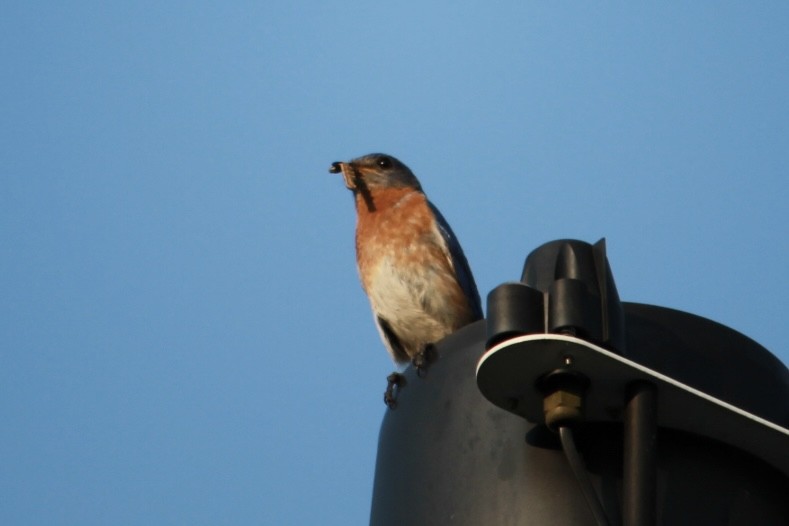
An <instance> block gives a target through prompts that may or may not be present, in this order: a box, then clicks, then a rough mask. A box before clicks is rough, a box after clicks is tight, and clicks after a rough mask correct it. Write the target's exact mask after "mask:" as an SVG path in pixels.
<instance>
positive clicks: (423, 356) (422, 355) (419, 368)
mask: <svg viewBox="0 0 789 526" xmlns="http://www.w3.org/2000/svg"><path fill="white" fill-rule="evenodd" d="M436 354H437V353H436V346H435V345H433V344H432V343H428V344H427V345H425V347H424V348H423V349H422V350H421V351H420V352H418V353H416V354H415V355H414V357H413V358H412V359H411V363H412V364H414V367H416V375H417V376H418V377H420V378H424V377H425V375H426V374H427V368H428V367H429V366H430V364H431V363H433V362H434V361H436V357H437V355H436Z"/></svg>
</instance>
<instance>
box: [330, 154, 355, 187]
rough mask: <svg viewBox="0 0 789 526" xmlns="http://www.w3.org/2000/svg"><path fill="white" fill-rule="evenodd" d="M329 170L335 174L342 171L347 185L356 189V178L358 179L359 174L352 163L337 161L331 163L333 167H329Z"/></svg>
mask: <svg viewBox="0 0 789 526" xmlns="http://www.w3.org/2000/svg"><path fill="white" fill-rule="evenodd" d="M329 172H330V173H333V174H338V173H342V178H343V181H344V182H345V186H346V187H347V188H348V189H349V190H355V189H356V180H357V179H358V177H359V175H358V174H357V173H356V169H355V168H354V167H353V165H352V164H349V163H343V162H339V161H338V162H336V163H331V168H329Z"/></svg>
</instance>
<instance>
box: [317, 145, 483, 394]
mask: <svg viewBox="0 0 789 526" xmlns="http://www.w3.org/2000/svg"><path fill="white" fill-rule="evenodd" d="M329 171H330V172H331V173H341V174H342V177H343V181H344V183H345V186H346V187H347V188H348V189H349V190H350V191H351V192H352V194H353V198H354V203H355V208H356V219H357V222H356V263H357V268H358V272H359V277H360V280H361V283H362V288H363V289H364V291H365V293H366V294H367V297H368V299H369V301H370V306H371V308H372V311H373V318H374V320H375V324H376V326H377V328H378V332H379V333H380V336H381V339H382V341H383V343H384V346H385V347H386V350H387V351H388V353H389V355H390V356H391V358H392V360H393V361H394V362H395V364H396V365H398V366H405V365H407V364H408V363H409V362H412V363H413V364H414V365H415V366H416V367H417V372H418V373H421V372H422V371H424V370H425V368H426V367H427V365H428V364H429V363H430V361H432V359H433V355H432V350H433V344H435V343H436V342H438V341H439V340H441V339H442V338H444V337H445V336H447V335H449V334H451V333H453V332H455V331H456V330H458V329H460V328H461V327H464V326H466V325H468V324H470V323H472V322H475V321H477V320H479V319H481V318H482V306H481V303H480V298H479V292H478V290H477V285H476V283H475V281H474V277H473V275H472V273H471V269H470V268H469V264H468V261H467V260H466V256H465V255H464V254H463V250H462V248H461V247H460V243H459V242H458V240H457V237H456V236H455V234H454V232H453V231H452V229H451V228H450V226H449V224H448V223H447V221H446V220H445V219H444V216H442V215H441V212H439V210H438V208H436V207H435V205H433V203H431V202H430V201H429V200H428V199H427V196H426V195H425V193H424V191H423V190H422V185H421V184H420V182H419V180H418V179H417V178H416V176H415V175H414V173H413V172H412V171H411V170H410V169H409V168H408V167H407V166H406V165H405V164H403V163H402V162H401V161H399V160H398V159H396V158H395V157H392V156H391V155H387V154H383V153H373V154H368V155H364V156H362V157H358V158H356V159H353V160H351V161H348V162H341V161H340V162H335V163H332V165H331V168H330V169H329ZM420 376H421V374H420ZM387 380H388V385H387V390H386V393H385V394H384V401H385V402H386V403H387V405H389V406H390V407H392V406H393V405H394V395H393V391H394V387H395V386H398V389H399V388H400V386H401V384H402V381H403V377H402V375H400V374H399V373H392V375H390V376H389V377H388V378H387Z"/></svg>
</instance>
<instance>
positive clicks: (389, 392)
mask: <svg viewBox="0 0 789 526" xmlns="http://www.w3.org/2000/svg"><path fill="white" fill-rule="evenodd" d="M403 386H405V376H403V375H402V374H400V373H392V374H390V375H389V376H387V377H386V391H384V403H385V404H386V405H387V406H388V407H389V409H394V408H395V407H397V395H398V394H399V393H400V389H402V388H403Z"/></svg>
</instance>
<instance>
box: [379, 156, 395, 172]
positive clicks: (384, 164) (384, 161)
mask: <svg viewBox="0 0 789 526" xmlns="http://www.w3.org/2000/svg"><path fill="white" fill-rule="evenodd" d="M377 163H378V166H380V167H381V168H384V169H386V168H391V167H392V160H391V159H390V158H389V157H381V158H380V159H378V161H377Z"/></svg>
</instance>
